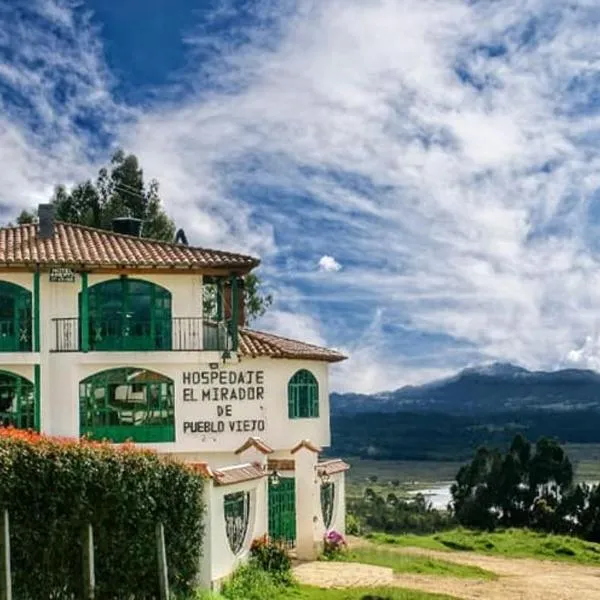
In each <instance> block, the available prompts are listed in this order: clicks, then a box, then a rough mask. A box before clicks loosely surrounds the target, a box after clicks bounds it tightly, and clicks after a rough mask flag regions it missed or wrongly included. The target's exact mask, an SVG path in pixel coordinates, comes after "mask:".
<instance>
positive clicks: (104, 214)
mask: <svg viewBox="0 0 600 600" xmlns="http://www.w3.org/2000/svg"><path fill="white" fill-rule="evenodd" d="M158 192H159V185H158V182H157V181H156V180H155V179H153V180H151V181H150V183H148V184H147V183H146V182H145V181H144V172H143V170H142V169H141V167H140V165H139V162H138V159H137V157H136V156H135V155H134V154H125V153H124V152H123V151H122V150H118V151H117V152H115V153H114V155H113V157H112V159H111V161H110V165H109V166H108V167H102V168H101V169H100V170H99V171H98V176H97V177H96V180H95V181H92V180H91V179H88V180H87V181H84V182H81V183H78V184H76V185H75V186H74V187H73V188H72V189H70V190H69V189H67V187H66V186H65V185H63V184H59V185H57V186H56V188H55V190H54V195H53V196H52V198H51V200H50V202H51V203H52V204H53V205H54V210H55V215H56V218H57V219H58V220H59V221H65V222H67V223H77V224H79V225H87V226H89V227H97V228H99V229H111V228H112V221H113V219H115V218H116V217H134V218H136V219H141V220H142V221H143V222H144V225H143V228H142V234H141V235H142V237H146V238H150V239H154V240H161V241H165V242H172V241H173V239H174V237H175V224H174V223H173V221H172V220H171V219H170V218H169V217H168V216H167V214H166V213H165V211H164V210H163V208H162V204H161V199H160V196H159V193H158ZM34 217H35V214H34V213H31V212H28V211H23V212H22V213H21V215H19V218H18V223H30V222H32V220H33V219H34Z"/></svg>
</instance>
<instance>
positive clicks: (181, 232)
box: [175, 229, 188, 246]
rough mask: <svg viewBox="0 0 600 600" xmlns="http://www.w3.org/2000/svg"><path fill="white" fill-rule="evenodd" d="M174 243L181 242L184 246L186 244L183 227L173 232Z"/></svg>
mask: <svg viewBox="0 0 600 600" xmlns="http://www.w3.org/2000/svg"><path fill="white" fill-rule="evenodd" d="M175 243H176V244H183V245H184V246H187V245H188V241H187V237H186V236H185V231H184V230H183V229H178V230H177V233H176V234H175Z"/></svg>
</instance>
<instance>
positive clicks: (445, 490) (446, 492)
mask: <svg viewBox="0 0 600 600" xmlns="http://www.w3.org/2000/svg"><path fill="white" fill-rule="evenodd" d="M584 483H587V484H588V485H590V486H593V485H598V483H600V482H598V481H586V482H584ZM451 485H452V483H446V482H440V483H439V485H438V484H436V485H432V486H431V487H428V488H423V489H421V490H413V491H411V492H408V495H409V496H410V497H414V496H416V495H417V494H423V496H425V499H426V500H427V501H428V502H430V503H431V506H432V507H433V508H437V509H438V510H439V509H442V510H444V509H446V508H447V507H448V503H449V502H450V500H452V494H451V493H450V486H451Z"/></svg>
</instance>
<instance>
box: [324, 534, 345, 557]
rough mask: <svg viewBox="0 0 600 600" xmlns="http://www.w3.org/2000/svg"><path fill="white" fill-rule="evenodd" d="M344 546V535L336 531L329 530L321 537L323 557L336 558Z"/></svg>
mask: <svg viewBox="0 0 600 600" xmlns="http://www.w3.org/2000/svg"><path fill="white" fill-rule="evenodd" d="M346 547H347V546H346V540H345V539H344V536H343V535H342V534H341V533H338V532H337V531H329V532H327V533H326V534H325V536H324V537H323V555H324V556H325V558H330V559H334V558H337V557H338V556H339V555H340V554H341V553H342V552H343V551H344V550H345V549H346Z"/></svg>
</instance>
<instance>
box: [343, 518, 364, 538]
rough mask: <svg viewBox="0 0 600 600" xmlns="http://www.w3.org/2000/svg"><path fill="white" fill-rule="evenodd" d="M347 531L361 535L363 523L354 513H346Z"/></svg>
mask: <svg viewBox="0 0 600 600" xmlns="http://www.w3.org/2000/svg"><path fill="white" fill-rule="evenodd" d="M346 533H347V534H348V535H357V536H358V535H361V534H362V525H361V523H360V521H359V519H358V517H356V516H355V515H353V514H352V513H347V514H346Z"/></svg>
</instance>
